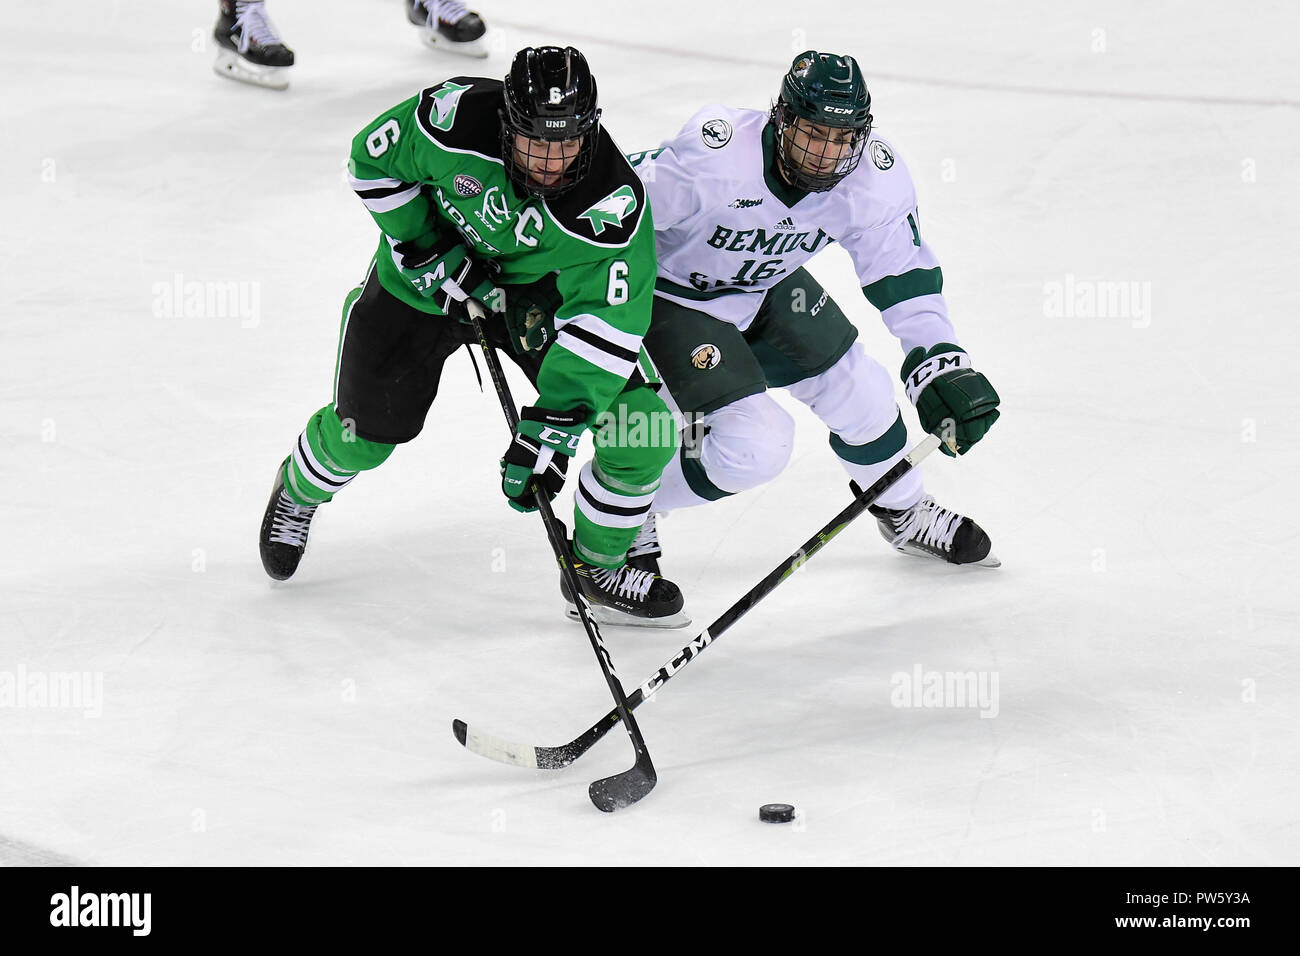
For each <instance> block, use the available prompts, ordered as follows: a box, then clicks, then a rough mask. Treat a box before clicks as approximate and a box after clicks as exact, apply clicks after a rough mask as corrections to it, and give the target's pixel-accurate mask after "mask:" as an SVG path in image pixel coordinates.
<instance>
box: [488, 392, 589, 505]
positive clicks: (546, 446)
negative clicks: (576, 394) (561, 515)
mask: <svg viewBox="0 0 1300 956" xmlns="http://www.w3.org/2000/svg"><path fill="white" fill-rule="evenodd" d="M586 422H587V410H586V409H585V408H582V407H581V406H580V407H578V408H574V409H571V410H569V411H563V412H558V411H554V410H552V409H549V408H535V407H533V406H531V405H529V406H525V407H524V409H523V412H522V415H521V416H520V419H519V424H518V425H516V426H515V436H514V438H512V439H511V441H510V447H509V448H507V449H506V453H505V454H504V455H503V456H502V457H501V490H502V491H503V492H504V493H505V495H506V497H507V498H508V499H509V503H510V507H512V508H514V509H515V510H516V511H522V512H524V513H525V514H527V513H528V512H530V511H536V510H537V505H536V504H534V503H533V492H534V491H539V490H540V491H542V492H544V493H545V494H546V498H547V500H548V501H553V500H555V496H556V495H558V494H559V493H560V489H561V488H563V487H564V476H565V472H566V470H567V469H568V467H569V459H570V458H572V457H573V456H574V454H575V453H576V452H577V451H578V440H579V439H580V438H581V437H582V433H583V431H584V430H585V429H586V427H587V424H586Z"/></svg>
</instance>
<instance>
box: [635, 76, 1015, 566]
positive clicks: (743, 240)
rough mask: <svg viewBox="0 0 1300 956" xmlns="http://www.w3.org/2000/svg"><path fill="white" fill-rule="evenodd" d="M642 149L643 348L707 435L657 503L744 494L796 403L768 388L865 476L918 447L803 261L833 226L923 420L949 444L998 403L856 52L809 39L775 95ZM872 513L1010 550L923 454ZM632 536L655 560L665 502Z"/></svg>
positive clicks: (706, 112)
mask: <svg viewBox="0 0 1300 956" xmlns="http://www.w3.org/2000/svg"><path fill="white" fill-rule="evenodd" d="M634 160H635V162H636V163H637V171H638V172H639V173H640V174H641V175H642V176H643V178H644V180H645V183H646V191H647V192H648V193H649V194H650V199H651V202H652V204H653V206H654V210H655V231H656V236H657V240H658V255H659V278H658V280H657V282H656V285H655V303H654V323H653V325H652V327H651V330H650V333H649V334H648V335H647V336H646V347H647V348H648V349H649V351H650V356H651V358H653V359H654V361H655V363H656V365H657V366H658V368H659V371H660V372H661V374H662V375H663V379H664V383H665V384H666V385H667V387H668V389H667V390H668V394H669V395H670V397H671V398H672V400H673V401H674V402H675V403H676V405H677V407H678V408H679V409H680V410H681V411H682V412H683V413H686V414H688V415H690V416H692V417H694V418H696V419H697V421H698V423H699V426H700V431H701V432H702V433H703V434H702V438H701V439H700V441H699V442H698V443H695V442H692V443H687V444H684V446H683V449H682V453H681V454H680V455H679V456H678V457H677V458H676V459H675V460H674V461H673V462H672V463H671V464H670V465H669V467H668V468H667V469H666V470H665V471H664V477H663V484H662V488H661V489H660V491H659V495H658V496H657V497H656V498H655V502H654V509H653V511H654V512H656V513H663V512H670V511H673V510H676V509H679V508H689V507H693V506H697V505H702V504H706V503H708V502H710V501H715V500H717V499H719V498H723V497H725V496H727V495H732V494H737V493H739V492H743V491H745V490H747V489H750V488H754V487H756V486H758V485H760V484H762V483H763V482H766V481H768V480H770V479H771V478H773V477H775V476H776V475H777V474H778V473H779V472H780V471H781V470H782V469H783V468H784V467H785V465H786V462H787V461H788V460H789V457H790V452H791V448H792V447H793V432H794V420H793V419H792V418H791V417H790V415H789V413H787V412H786V411H785V410H784V409H783V408H781V406H780V405H778V404H777V403H776V402H775V401H774V400H773V399H772V398H771V396H769V395H768V394H767V390H768V389H770V388H784V389H786V390H787V391H788V392H789V394H790V395H792V396H793V397H794V398H796V399H798V400H799V401H801V402H803V403H805V404H806V405H808V407H809V408H810V409H812V411H813V413H814V414H816V415H817V416H818V417H819V418H820V419H821V420H822V422H823V423H824V424H825V425H826V426H827V428H828V430H829V432H830V434H829V441H830V447H831V451H832V453H833V454H834V456H835V458H836V459H838V461H839V463H840V465H841V466H842V467H843V468H844V470H845V471H846V472H847V473H848V476H849V478H850V481H852V482H856V483H857V484H858V485H860V486H861V487H864V488H866V487H869V486H870V485H871V484H873V483H874V482H875V481H876V480H877V479H878V478H879V477H880V476H881V475H883V474H884V473H885V472H886V471H888V470H889V468H890V467H892V466H893V464H894V463H895V462H897V461H898V460H899V459H900V458H901V457H902V456H903V454H904V453H905V451H906V446H907V428H906V426H905V425H904V422H903V417H902V415H901V414H900V413H899V411H898V405H897V403H896V401H895V399H894V385H893V382H892V381H891V379H892V376H891V375H890V374H889V372H887V371H886V370H885V369H884V367H883V366H881V364H880V363H879V362H877V361H876V360H875V359H873V358H872V357H871V356H869V355H867V353H866V351H865V350H864V349H863V347H862V346H861V344H859V343H858V342H857V341H856V339H857V336H858V330H857V328H856V327H854V325H853V323H851V322H850V321H849V320H848V318H847V317H846V316H845V315H844V313H843V312H842V311H841V310H840V307H839V306H838V305H837V304H836V302H835V300H834V299H832V298H830V296H829V295H827V293H826V290H825V289H823V288H822V287H821V285H820V284H818V282H817V281H816V280H815V279H814V278H813V276H812V275H811V274H810V273H809V272H808V271H807V270H806V269H805V268H803V266H804V264H805V263H806V262H807V261H808V260H809V259H811V258H812V257H813V256H814V255H816V254H817V253H818V252H820V251H821V250H822V249H825V248H826V247H827V246H828V245H830V244H832V243H838V244H839V245H840V246H841V247H842V248H843V249H844V250H845V252H847V253H848V255H849V258H850V259H851V260H852V261H853V265H854V268H855V271H856V272H857V278H858V284H859V285H860V286H861V287H862V291H863V294H864V295H865V296H866V297H867V299H868V301H870V302H871V304H872V305H873V306H875V307H876V308H877V309H879V310H880V314H881V318H882V319H883V320H884V322H885V325H886V326H887V327H888V328H889V330H890V331H891V332H892V333H893V334H894V335H895V336H896V337H897V338H898V340H899V344H900V345H901V346H902V348H903V354H904V359H903V365H902V370H901V375H902V379H903V383H904V386H905V388H906V391H907V396H908V398H909V399H910V400H911V402H912V403H913V404H914V405H915V406H916V410H917V414H918V416H919V418H920V420H921V426H922V428H924V429H925V430H926V431H927V432H938V433H940V437H942V438H943V439H945V444H944V445H943V446H941V447H942V448H943V450H944V451H945V452H947V453H948V454H965V453H967V452H968V451H969V450H970V449H971V448H972V447H973V446H974V445H975V444H976V442H978V441H980V440H981V439H982V438H983V437H984V435H985V434H986V433H987V432H988V430H989V429H990V428H991V427H992V426H993V423H994V422H995V421H997V418H998V415H999V411H998V404H999V399H998V394H997V392H996V391H994V389H993V386H992V385H991V384H990V383H989V380H988V378H987V377H985V375H984V374H983V373H982V372H978V371H976V370H975V369H974V368H973V367H972V365H971V359H970V356H969V355H968V354H967V353H966V351H965V350H964V349H962V348H961V347H960V346H958V345H957V344H956V343H957V333H956V331H955V329H954V327H953V324H952V323H951V322H950V321H949V319H948V309H947V304H946V302H945V300H944V297H943V295H942V288H943V275H942V273H941V272H940V269H939V263H938V260H937V259H936V258H935V255H934V252H933V251H932V250H931V248H930V246H929V244H928V243H927V242H926V241H925V239H924V238H923V236H922V234H921V230H920V226H919V224H918V223H919V218H918V214H917V207H916V192H915V190H914V189H913V186H912V180H911V177H910V176H909V175H908V172H907V169H906V167H905V166H904V165H903V162H902V159H901V158H900V157H899V156H898V155H897V153H896V152H895V151H894V148H893V147H892V146H891V145H890V144H889V143H887V142H885V141H884V140H883V139H880V138H879V137H878V136H875V135H873V133H872V115H871V95H870V93H869V92H868V90H867V84H866V80H865V79H864V78H863V75H862V71H861V69H860V68H859V66H858V64H857V62H856V61H855V60H854V59H853V58H852V57H848V56H837V55H835V54H831V53H819V52H817V51H815V50H809V51H807V52H805V53H801V54H799V55H798V56H797V57H795V59H794V62H793V63H792V64H791V66H790V69H789V71H788V72H787V73H786V75H785V77H784V79H783V81H782V84H781V91H780V94H779V96H778V97H777V99H776V102H775V103H774V105H773V107H772V110H771V111H770V112H768V111H759V110H749V109H733V108H729V107H726V106H721V105H712V106H707V107H705V108H704V109H703V110H701V111H700V112H699V113H698V114H696V116H695V117H694V118H693V119H692V120H691V121H690V122H688V123H687V124H686V126H685V127H683V128H682V130H681V132H680V133H678V134H677V135H676V136H675V137H673V138H672V139H670V140H668V141H667V142H665V143H664V144H663V145H662V146H661V147H660V148H659V149H655V150H649V151H647V152H645V153H641V154H637V156H635V157H634ZM871 511H872V514H874V515H875V516H876V519H877V521H878V523H879V527H880V530H881V533H882V534H883V535H884V537H885V538H886V539H887V540H889V541H890V543H891V544H892V545H893V546H894V547H895V548H897V549H898V550H901V551H905V552H909V553H913V554H918V555H923V556H929V557H933V558H937V559H940V560H943V561H946V562H948V563H950V564H977V565H984V566H995V565H996V564H997V563H998V561H997V558H996V557H995V556H994V555H993V553H992V542H991V540H990V539H989V536H988V535H987V534H986V533H985V532H984V530H983V529H982V528H981V527H980V526H979V525H978V524H976V523H975V522H974V521H973V520H972V519H971V518H969V517H966V516H965V515H962V514H959V513H958V512H956V511H953V510H951V509H949V508H946V507H943V506H942V505H940V504H939V503H938V502H936V501H935V500H934V498H933V496H931V495H928V494H926V492H925V489H924V486H923V484H922V478H921V471H920V470H919V469H916V470H913V471H911V472H909V473H908V474H907V475H905V476H904V477H903V478H902V479H900V480H899V481H898V482H896V483H895V484H894V485H893V486H892V487H891V488H889V489H888V490H887V491H886V492H885V493H884V494H882V495H881V496H880V497H879V498H878V499H877V500H876V504H875V506H873V507H872V509H871ZM631 554H632V562H633V564H636V565H640V566H641V567H644V568H649V569H653V570H656V571H657V570H658V557H659V555H660V554H661V546H660V543H659V540H658V535H657V528H656V527H655V519H654V516H653V514H652V516H651V517H650V518H649V519H648V520H647V521H646V523H645V525H644V527H643V529H642V532H641V534H640V535H639V536H638V538H637V540H636V541H635V542H634V544H633V547H632V549H631Z"/></svg>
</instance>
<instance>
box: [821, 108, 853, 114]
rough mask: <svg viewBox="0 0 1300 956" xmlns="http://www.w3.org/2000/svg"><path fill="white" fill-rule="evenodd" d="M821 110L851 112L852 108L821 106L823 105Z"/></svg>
mask: <svg viewBox="0 0 1300 956" xmlns="http://www.w3.org/2000/svg"><path fill="white" fill-rule="evenodd" d="M822 112H824V113H852V112H853V110H846V109H841V108H840V107H838V106H823V107H822Z"/></svg>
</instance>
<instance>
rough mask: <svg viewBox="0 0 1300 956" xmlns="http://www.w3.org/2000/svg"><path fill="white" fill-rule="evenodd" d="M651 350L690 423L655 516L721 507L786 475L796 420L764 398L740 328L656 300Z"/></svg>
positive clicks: (763, 385)
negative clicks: (716, 504)
mask: <svg viewBox="0 0 1300 956" xmlns="http://www.w3.org/2000/svg"><path fill="white" fill-rule="evenodd" d="M645 344H646V350H647V351H648V352H649V353H650V357H651V358H652V359H654V363H655V366H656V367H657V368H658V370H659V374H660V375H662V376H663V380H664V384H665V385H666V386H667V388H668V391H669V393H670V395H671V397H672V400H673V402H674V404H675V405H676V406H677V408H678V409H679V410H680V411H681V412H682V414H683V416H685V417H686V419H687V420H688V421H689V422H690V426H689V428H688V432H687V434H688V436H689V439H690V440H688V441H685V442H683V443H682V446H681V449H680V450H679V451H678V453H677V454H676V455H675V456H674V457H673V459H672V460H671V461H670V462H669V463H668V466H667V467H666V468H665V469H664V476H663V482H662V485H661V487H660V489H659V494H658V495H657V496H656V497H655V502H654V510H655V512H656V513H664V512H669V511H673V510H676V509H678V508H689V507H693V506H696V505H702V504H707V503H708V502H710V501H717V500H718V499H719V498H724V497H726V496H728V495H734V494H737V493H739V492H742V491H747V490H749V489H750V488H756V487H758V486H759V485H761V484H764V483H765V482H768V481H770V480H771V479H772V478H774V477H776V475H778V474H780V473H781V471H782V469H784V468H785V466H786V464H787V463H788V462H789V460H790V451H791V449H792V448H793V447H794V420H793V419H792V418H791V417H790V415H789V413H788V412H786V410H785V409H783V408H782V407H781V406H780V405H778V404H777V403H776V402H775V401H774V400H773V399H772V398H771V397H770V396H769V395H767V394H766V388H767V382H766V380H765V379H764V377H763V370H762V368H761V367H760V366H759V363H758V361H757V360H756V359H755V357H754V354H753V352H752V351H751V350H750V347H749V344H748V343H747V342H746V341H745V339H744V337H743V336H742V335H741V333H740V331H739V330H738V329H737V328H736V327H735V326H734V325H730V324H728V323H726V322H722V321H719V320H718V319H715V318H713V317H712V316H709V315H706V314H704V313H702V312H698V311H696V310H694V309H688V308H685V307H684V306H681V305H678V304H676V303H674V302H670V301H668V300H667V299H664V298H660V297H656V298H655V303H654V317H653V318H652V320H651V323H650V331H649V332H648V333H647V334H646V337H645Z"/></svg>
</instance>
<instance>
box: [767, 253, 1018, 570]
mask: <svg viewBox="0 0 1300 956" xmlns="http://www.w3.org/2000/svg"><path fill="white" fill-rule="evenodd" d="M750 331H751V332H752V333H754V334H755V335H756V341H755V342H754V351H755V354H756V355H758V356H759V357H760V360H761V361H762V362H763V368H764V371H765V373H766V374H767V376H768V381H769V382H770V383H771V384H772V385H774V386H776V385H780V386H784V387H785V388H786V389H788V391H789V392H790V394H791V395H793V396H794V397H795V398H797V399H799V401H801V402H803V403H804V404H806V405H807V406H808V407H809V408H811V409H812V410H813V412H814V414H816V415H817V417H818V418H820V419H821V420H822V421H823V422H824V423H825V424H826V427H827V428H829V429H830V446H831V450H832V451H833V452H834V453H835V457H836V458H837V459H838V460H839V462H840V464H841V465H842V466H843V468H844V470H845V471H846V472H848V475H849V478H850V479H851V480H852V481H853V482H855V483H856V484H857V485H858V487H860V488H866V487H869V486H870V485H872V484H874V483H875V482H876V481H877V479H879V478H880V477H881V476H882V475H883V474H884V473H885V472H886V471H888V470H889V469H890V468H892V467H893V466H894V464H895V463H896V462H897V461H899V460H900V459H901V458H902V457H903V456H904V455H905V454H906V453H907V449H908V447H909V444H910V443H909V441H908V435H907V426H906V425H905V424H904V423H903V416H902V413H901V412H900V411H899V409H898V403H897V400H896V399H895V397H894V380H893V377H892V376H891V375H890V374H889V372H888V371H886V370H885V368H884V366H882V365H881V364H880V363H879V362H877V361H876V360H875V359H873V358H871V356H869V355H867V353H866V351H865V350H864V349H863V348H862V346H861V345H860V344H859V343H858V342H857V341H856V339H857V329H856V328H854V327H853V323H851V322H850V321H849V320H848V318H847V317H846V316H845V315H844V313H843V312H842V311H840V308H839V306H838V305H836V304H835V300H833V299H832V298H831V297H830V296H829V295H827V294H826V291H825V290H824V289H822V288H821V286H820V285H819V284H818V283H817V282H816V280H814V279H813V278H812V276H811V275H809V274H808V273H807V272H806V271H805V270H803V269H799V270H796V271H795V272H794V274H792V275H791V276H790V278H789V279H786V280H785V281H783V282H781V283H780V284H779V285H777V286H776V287H775V288H774V289H773V290H772V291H771V292H770V293H768V296H767V299H766V300H765V301H764V303H763V308H762V309H761V310H760V311H759V316H758V318H757V319H756V320H755V322H754V324H753V326H751V328H750ZM871 513H872V514H873V515H874V516H875V517H876V520H877V523H878V525H879V527H880V532H881V535H882V536H883V537H884V538H885V539H886V540H887V541H889V542H890V543H891V544H892V545H893V546H894V547H895V548H897V549H898V550H900V551H906V552H908V553H910V554H917V555H924V556H927V557H933V558H939V559H941V560H944V561H947V562H948V563H950V564H982V565H986V566H996V565H997V563H998V562H997V558H995V557H994V556H993V555H992V553H991V543H990V541H989V537H988V535H987V534H986V533H985V532H984V530H983V529H982V528H981V527H980V526H979V525H978V524H976V523H975V522H974V521H973V520H972V519H970V518H968V517H965V516H964V515H961V514H958V513H957V512H955V511H952V510H950V509H948V508H944V507H942V506H941V505H939V504H938V503H937V502H936V501H935V500H934V498H933V497H931V496H930V495H928V494H926V493H925V487H924V482H923V479H922V475H921V470H920V469H919V468H914V469H912V470H911V471H909V472H908V473H907V474H906V475H904V476H903V477H902V478H900V479H899V480H898V481H896V482H895V483H894V484H893V485H892V486H891V487H890V488H889V489H887V490H886V491H885V493H884V494H882V495H880V496H879V497H878V498H877V499H876V502H875V504H874V505H873V506H872V508H871Z"/></svg>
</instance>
